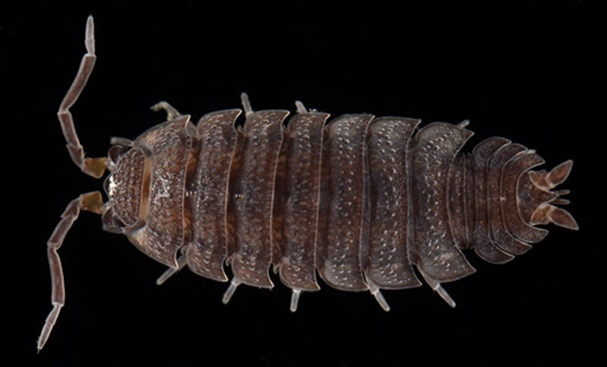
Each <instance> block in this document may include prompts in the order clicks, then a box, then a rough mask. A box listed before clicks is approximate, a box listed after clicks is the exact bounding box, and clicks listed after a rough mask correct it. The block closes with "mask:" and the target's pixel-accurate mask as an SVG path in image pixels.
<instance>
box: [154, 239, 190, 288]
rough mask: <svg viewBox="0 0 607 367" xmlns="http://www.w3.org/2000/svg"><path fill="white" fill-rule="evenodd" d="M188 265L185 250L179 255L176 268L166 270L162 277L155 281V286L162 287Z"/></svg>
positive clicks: (186, 251)
mask: <svg viewBox="0 0 607 367" xmlns="http://www.w3.org/2000/svg"><path fill="white" fill-rule="evenodd" d="M187 264H188V250H187V248H186V249H185V250H184V251H182V252H181V255H180V256H179V258H178V259H177V267H176V268H168V269H167V270H166V271H165V272H164V273H162V275H161V276H160V277H159V278H158V279H157V280H156V285H162V284H163V283H164V282H166V281H167V279H169V278H170V277H172V276H173V275H175V274H176V273H177V272H178V271H179V270H181V269H183V268H184V267H185V266H186V265H187Z"/></svg>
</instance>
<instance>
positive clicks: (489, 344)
mask: <svg viewBox="0 0 607 367" xmlns="http://www.w3.org/2000/svg"><path fill="white" fill-rule="evenodd" d="M598 3H599V2H596V3H595V2H592V1H510V2H507V3H506V4H502V3H497V2H489V1H486V2H478V3H462V2H459V1H453V2H435V1H426V2H421V3H416V2H404V1H403V2H402V3H400V4H398V3H397V2H394V3H391V4H383V3H380V2H377V1H365V2H359V3H355V2H343V3H339V4H337V3H329V2H322V3H316V2H311V1H292V2H282V3H280V4H267V3H265V2H258V1H249V2H247V3H246V4H239V3H232V2H228V1H226V2H222V3H221V4H217V3H215V2H210V1H171V2H169V1H167V2H161V3H158V4H156V3H152V2H128V3H127V2H110V1H108V2H103V5H96V4H94V3H93V2H84V1H82V2H76V4H71V5H70V4H67V3H59V2H53V1H29V2H28V1H23V2H20V3H19V5H13V4H11V3H10V2H3V3H2V5H0V108H1V111H2V118H1V120H2V130H1V131H2V133H1V134H2V143H1V146H2V162H3V164H2V182H3V183H4V184H5V185H4V186H3V190H2V195H1V198H2V212H3V213H4V214H5V217H4V219H3V220H2V223H3V226H2V228H3V230H2V240H1V243H2V254H1V255H0V269H1V270H0V271H1V272H2V273H1V279H2V293H0V294H2V296H1V297H2V298H1V299H0V304H2V305H3V306H4V307H6V308H7V310H6V311H4V312H3V313H2V319H3V320H4V321H2V328H1V329H0V348H7V350H6V352H4V353H1V354H0V358H4V359H6V361H5V362H2V361H0V365H6V366H9V365H21V364H25V365H37V364H40V365H50V366H65V365H85V366H86V365H94V364H98V363H103V364H104V365H111V366H131V365H139V364H140V365H150V364H156V363H158V364H160V365H166V366H197V365H209V366H211V365H219V364H225V365H236V364H239V365H266V366H282V365H286V366H303V365H323V364H326V365H335V366H351V365H388V366H396V365H410V366H416V365H433V364H436V365H446V364H455V365H457V364H458V363H460V362H464V361H465V362H467V364H468V365H471V366H491V365H496V364H508V365H517V366H518V365H532V366H550V365H555V364H559V363H561V364H566V365H604V363H605V358H604V340H602V338H604V330H605V326H606V325H605V324H606V323H605V310H606V305H607V304H606V302H605V300H604V298H602V297H604V293H605V292H604V289H605V285H604V283H603V281H604V280H605V245H606V244H605V240H604V232H605V223H604V218H605V215H604V212H603V208H604V203H605V200H604V196H605V195H604V187H605V174H604V171H605V154H604V149H605V146H604V145H605V143H604V141H605V138H604V136H605V134H604V132H603V129H604V127H605V116H606V114H605V110H606V108H605V100H606V99H605V97H606V93H605V78H604V77H603V76H602V74H603V73H604V68H605V65H606V63H605V58H604V57H602V56H600V54H599V53H600V52H604V50H605V48H606V47H605V46H606V45H607V42H606V39H605V35H604V34H605V28H606V27H605V23H606V21H605V19H607V18H606V17H605V12H604V9H602V7H601V5H600V4H598ZM89 14H93V15H94V16H95V21H96V39H97V54H98V61H97V64H96V69H95V71H94V73H93V76H92V77H91V80H90V83H89V86H88V87H87V89H86V91H85V92H84V93H83V95H82V97H81V99H80V101H79V102H78V104H77V105H76V106H75V107H74V108H73V112H74V116H75V120H76V127H77V129H78V133H79V135H80V139H81V141H82V143H83V145H84V146H85V149H86V150H87V152H89V153H90V154H91V155H92V156H100V155H104V154H105V152H106V150H107V147H108V146H109V138H110V137H111V136H123V137H127V138H134V137H136V136H137V135H138V134H139V133H141V132H143V131H144V130H145V129H147V128H148V127H150V126H153V125H154V124H157V123H159V122H161V121H162V120H163V118H164V116H163V115H162V114H157V113H153V112H151V111H149V107H150V106H151V105H152V104H154V103H156V102H158V101H159V100H163V99H166V100H168V101H170V102H171V103H173V105H174V106H175V107H177V108H178V109H179V110H180V111H182V112H184V113H190V114H192V116H193V118H194V119H197V118H198V117H199V116H201V115H202V114H204V113H205V112H208V111H213V110H218V109H223V108H233V107H238V106H239V93H240V92H242V91H246V92H248V93H249V95H250V97H251V100H252V103H253V107H254V108H256V109H264V108H288V109H291V110H293V101H294V100H295V99H299V100H302V101H304V102H305V103H306V105H307V106H309V107H314V108H317V109H319V110H322V111H327V112H330V113H332V114H334V115H338V114H341V113H347V112H370V113H374V114H376V115H400V116H410V117H419V118H422V119H423V120H424V121H425V122H430V121H435V120H441V121H448V122H454V123H456V122H459V121H461V120H463V119H470V120H471V121H472V124H471V126H470V129H471V130H473V131H475V133H476V135H475V136H474V137H473V139H472V140H471V141H470V143H469V145H467V147H466V149H470V148H471V147H472V146H473V145H474V144H475V143H477V142H479V141H480V140H482V139H484V138H487V137H490V136H494V135H502V136H505V137H508V138H510V139H512V140H513V141H516V142H520V143H522V144H525V145H527V146H529V147H531V148H534V149H536V150H537V151H538V152H539V153H540V154H541V155H542V156H543V157H544V158H545V159H546V161H547V162H548V167H552V166H554V165H556V164H558V163H560V162H562V161H564V160H566V159H570V158H571V159H573V160H574V161H575V166H574V170H573V173H572V175H571V177H570V179H569V180H568V181H567V183H566V185H564V187H566V188H569V189H571V190H572V193H571V195H570V199H571V200H572V205H571V206H570V208H569V209H570V210H571V212H572V213H573V214H574V215H575V217H576V218H577V220H578V222H579V224H580V227H581V230H580V231H579V232H570V231H566V230H563V229H559V228H554V227H552V228H551V229H552V231H551V234H550V235H549V236H548V238H547V239H546V240H545V241H544V242H543V243H541V244H539V245H537V246H536V247H535V248H534V249H533V250H532V251H530V252H529V253H528V254H526V255H524V256H522V257H520V258H518V259H516V260H515V261H513V262H511V263H509V264H507V265H504V266H494V265H490V264H486V263H484V262H482V261H481V260H480V259H478V258H476V257H475V256H474V255H473V254H469V256H468V257H469V258H470V261H471V262H472V263H473V265H474V266H475V267H476V268H477V270H478V272H477V274H475V275H473V276H471V277H469V278H466V279H464V280H461V281H458V282H454V283H452V284H447V285H446V286H445V287H446V289H447V290H448V291H449V293H450V294H451V295H452V296H453V297H454V298H455V300H456V301H457V302H458V307H457V308H456V309H450V308H449V307H448V306H447V305H446V304H445V303H444V302H443V301H442V300H441V299H440V298H439V297H437V296H436V295H434V294H433V293H432V291H431V290H430V289H429V288H428V287H422V288H419V289H414V290H408V291H398V292H386V293H385V295H386V298H387V300H388V302H389V303H390V305H391V306H392V311H391V312H390V313H385V312H383V311H381V310H380V308H379V307H378V306H377V304H376V303H375V301H374V299H373V298H372V297H371V296H370V295H369V294H366V293H361V294H356V293H345V292H338V291H335V290H333V289H330V288H329V287H327V286H324V287H323V289H322V291H321V292H317V293H314V294H304V295H303V296H302V299H301V302H300V309H299V311H298V312H297V313H296V314H292V313H290V312H289V310H288V303H289V297H290V292H289V290H288V289H286V288H285V287H284V286H282V285H280V284H278V285H277V287H275V289H274V290H273V291H271V292H270V291H267V290H257V289H253V288H247V287H241V288H239V289H238V291H237V293H236V295H235V296H234V298H233V299H232V302H231V303H230V304H229V305H227V306H224V305H223V304H221V302H220V299H221V295H222V293H223V291H224V289H225V287H226V285H225V284H221V283H215V282H212V281H209V280H205V279H202V278H199V277H197V276H195V275H193V274H191V273H189V272H188V271H184V272H182V273H180V274H179V275H178V276H176V277H174V278H173V279H171V280H170V281H168V282H167V283H166V284H165V285H163V286H161V287H157V286H156V285H155V283H154V282H155V279H156V277H157V276H158V275H160V274H161V273H162V272H163V271H164V269H163V266H161V265H159V264H156V263H154V262H153V261H152V260H150V259H147V258H146V257H145V256H143V255H142V254H141V253H139V252H138V251H137V250H136V249H135V248H134V247H133V246H132V245H130V244H129V242H128V241H127V239H126V238H124V237H120V236H116V235H111V234H108V233H105V232H102V231H101V225H100V220H99V217H98V216H95V215H92V214H89V213H85V214H83V215H81V218H80V219H79V220H78V221H77V222H76V224H75V225H74V227H73V229H72V231H71V232H70V234H69V236H68V237H67V239H66V241H65V244H64V246H63V247H62V249H61V251H60V254H61V257H62V259H63V264H64V270H65V277H66V288H67V297H68V298H67V305H66V307H65V308H64V309H63V312H62V315H61V317H60V319H59V322H58V325H57V326H56V328H55V330H54V332H53V334H52V336H51V339H50V341H49V343H48V344H47V346H46V348H45V349H44V350H43V351H42V353H41V354H40V355H36V351H35V341H36V338H37V335H38V333H39V330H40V328H41V326H42V324H43V322H44V318H45V317H46V315H47V312H48V311H49V310H50V307H51V306H50V302H49V294H50V281H49V275H48V265H47V260H46V250H45V243H46V240H47V238H48V236H49V235H50V233H51V232H52V230H53V228H54V226H55V224H56V223H57V221H58V215H59V214H60V213H61V212H62V211H63V209H64V207H65V205H66V204H67V203H68V202H69V201H70V200H71V199H73V198H75V197H76V196H77V195H78V194H79V193H81V192H87V191H92V190H97V189H100V188H101V181H95V180H94V179H92V178H89V177H88V176H85V175H83V174H81V173H80V172H79V170H78V169H77V168H76V167H75V166H74V165H73V164H72V163H71V161H70V159H69V156H68V155H67V152H66V150H65V148H64V144H65V143H64V140H63V137H62V134H61V130H60V128H59V124H58V122H57V120H56V116H55V113H56V110H57V107H58V105H59V103H60V101H61V99H62V97H63V95H64V93H65V91H66V90H67V88H68V86H69V84H70V83H71V81H72V78H73V76H74V74H75V72H76V70H77V67H78V65H79V62H80V58H81V56H82V54H83V53H84V46H83V37H84V25H85V21H86V17H87V16H88V15H89ZM276 281H277V282H278V280H277V279H276Z"/></svg>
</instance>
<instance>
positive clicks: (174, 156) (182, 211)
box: [38, 17, 578, 349]
mask: <svg viewBox="0 0 607 367" xmlns="http://www.w3.org/2000/svg"><path fill="white" fill-rule="evenodd" d="M93 36H94V35H93V18H92V17H90V18H89V19H88V22H87V27H86V40H85V45H86V49H87V53H86V54H85V55H84V58H83V60H82V64H81V66H80V70H79V72H78V74H77V76H76V78H75V81H74V83H73V85H72V87H71V88H70V89H69V91H68V92H67V95H66V96H65V99H64V100H63V102H62V104H61V106H60V109H59V112H58V116H59V120H60V122H61V127H62V129H63V133H64V135H65V138H66V141H67V148H68V151H69V153H70V155H71V157H72V159H73V161H74V163H75V164H76V165H78V166H79V167H80V168H81V170H82V171H83V172H84V173H87V174H89V175H91V176H93V177H97V178H100V177H102V176H103V174H104V172H105V170H106V169H108V170H109V171H110V174H109V176H108V177H107V178H106V180H105V185H104V189H105V192H106V194H107V196H108V200H107V201H106V202H103V200H102V195H101V193H100V192H98V191H95V192H92V193H87V194H82V195H80V197H79V198H77V199H75V200H73V201H72V202H71V203H69V205H68V206H67V208H66V210H65V212H64V213H63V215H62V220H61V221H60V222H59V224H58V225H57V228H56V229H55V231H54V233H53V234H52V236H51V238H50V239H49V242H48V258H49V264H50V268H51V277H52V284H53V290H52V302H53V310H52V311H51V313H50V314H49V316H48V318H47V321H46V323H45V325H44V328H43V330H42V333H41V335H40V339H39V340H38V348H39V349H41V348H42V347H43V346H44V344H45V342H46V341H47V339H48V336H49V334H50V332H51V329H52V327H53V325H54V324H55V322H56V320H57V317H58V315H59V311H60V310H61V307H62V306H63V305H64V303H65V293H64V292H65V290H64V285H63V273H62V268H61V262H60V259H59V255H58V253H57V250H58V249H59V247H60V246H61V244H62V242H63V240H64V238H65V235H66V234H67V232H68V231H69V229H70V227H71V225H72V223H73V222H74V221H75V220H76V218H77V217H78V214H79V212H80V210H87V211H91V212H95V213H98V214H101V216H102V221H103V228H104V229H105V230H107V231H110V232H115V233H122V234H125V235H126V236H127V237H128V238H129V240H130V241H131V242H132V243H133V244H134V245H135V246H136V247H137V248H138V249H140V250H141V251H142V252H143V253H145V254H146V255H148V256H149V257H151V258H152V259H154V260H156V261H158V262H160V263H162V264H165V265H167V266H168V267H169V270H167V272H166V273H165V274H163V275H162V276H161V277H160V278H159V279H158V284H161V283H162V282H164V281H165V280H166V279H167V278H168V277H170V276H171V275H172V274H173V273H175V272H176V271H177V270H179V269H181V268H183V267H185V266H187V267H188V268H189V269H190V270H192V271H193V272H195V273H196V274H199V275H201V276H203V277H205V278H209V279H213V280H217V281H223V282H225V281H227V280H228V277H227V275H226V273H225V270H224V265H226V264H227V265H229V266H230V268H231V272H232V278H231V283H230V285H229V287H228V289H227V291H226V293H225V294H224V297H223V301H224V302H228V301H229V300H230V298H231V297H232V295H233V294H234V291H235V290H236V288H237V287H238V286H239V285H240V284H246V285H250V286H254V287H260V288H272V287H273V282H272V280H271V279H270V276H269V269H270V267H271V266H273V267H274V270H275V271H276V272H278V273H279V275H280V279H281V281H282V282H283V283H284V284H285V285H286V286H288V287H290V288H291V289H292V290H293V293H292V294H293V296H292V299H291V310H292V311H295V310H296V308H297V304H298V300H299V296H300V294H301V292H302V291H316V290H318V289H319V285H318V282H317V279H316V273H318V274H319V275H320V277H321V278H322V280H323V281H324V282H325V283H327V284H328V285H330V286H331V287H334V288H337V289H340V290H346V291H370V292H371V293H372V294H373V295H374V296H375V298H376V299H377V301H378V302H379V304H380V306H381V307H382V308H383V309H384V310H386V311H388V310H389V306H388V304H387V302H386V301H385V299H384V298H383V297H382V295H381V292H380V289H404V288H411V287H416V286H419V285H421V282H420V280H419V279H418V276H417V275H416V274H419V275H421V278H423V279H424V280H425V282H426V283H428V285H430V286H431V287H432V288H433V289H434V290H435V291H437V292H438V294H439V295H440V296H441V297H442V298H443V299H444V300H445V301H446V302H447V303H448V304H449V305H451V306H455V302H454V301H453V300H452V299H451V297H450V296H449V295H448V294H447V292H446V291H445V290H444V289H443V287H442V286H441V284H442V283H444V282H450V281H454V280H457V279H461V278H463V277H466V276H468V275H470V274H472V273H473V272H474V268H473V267H472V266H471V265H470V263H469V262H468V261H467V259H466V257H465V256H464V255H463V253H462V250H463V249H474V251H475V252H476V254H477V255H478V256H480V257H481V258H483V259H485V260H486V261H489V262H491V263H496V264H502V263H506V262H508V261H510V260H512V259H513V258H514V256H515V255H521V254H523V253H525V252H526V251H527V250H529V249H530V248H531V246H530V244H533V243H537V242H539V241H541V240H542V239H543V238H544V237H545V236H546V235H547V233H548V231H547V230H545V229H541V228H538V227H536V226H537V225H542V224H548V223H554V224H557V225H559V226H562V227H565V228H569V229H577V228H578V227H577V224H576V222H575V220H574V219H573V217H572V216H571V215H570V214H569V213H568V212H567V211H565V210H564V209H562V208H559V207H557V206H555V205H557V204H567V201H566V200H565V199H562V198H561V196H562V195H564V194H566V193H567V191H566V190H561V191H551V190H552V189H553V188H554V187H556V186H557V185H559V184H561V183H563V182H564V181H565V180H566V178H567V176H568V175H569V172H570V171H571V167H572V162H571V161H566V162H564V163H562V164H560V165H558V166H557V167H555V168H554V169H553V170H551V171H549V172H548V171H543V170H542V171H535V170H532V169H534V168H535V167H537V166H539V165H541V164H543V163H544V161H543V160H542V158H541V157H540V156H539V155H537V154H536V153H535V152H534V151H533V150H529V149H527V148H526V147H524V146H522V145H520V144H516V143H512V142H510V141H509V140H507V139H504V138H500V137H494V138H489V139H487V140H485V141H483V142H481V143H480V144H478V145H477V146H476V147H475V148H474V149H473V150H472V152H471V153H462V152H460V149H461V148H462V146H463V145H464V144H465V142H466V141H467V140H468V138H470V136H471V135H472V132H471V131H469V130H467V129H466V127H467V125H468V122H467V121H464V122H461V123H459V124H457V125H453V124H448V123H442V122H435V123H432V124H429V125H426V126H424V127H422V128H418V125H419V123H420V121H419V120H417V119H411V118H402V117H379V118H376V117H374V116H372V115H367V114H350V115H342V116H339V117H337V118H335V119H333V120H332V121H330V122H329V123H328V124H326V121H327V120H328V118H329V115H328V114H326V113H322V112H316V111H309V110H307V109H306V108H305V107H304V106H303V104H302V103H301V102H296V107H297V113H296V114H295V115H294V116H293V117H291V118H290V120H289V121H288V123H287V124H286V127H285V126H284V125H283V122H284V121H285V119H286V118H287V115H288V114H289V113H288V111H283V110H265V111H254V110H253V109H252V108H251V105H250V103H249V100H248V97H247V96H246V95H245V94H243V95H242V104H243V107H244V115H245V122H244V128H242V129H239V130H236V129H235V128H234V126H235V121H236V119H237V118H238V117H239V116H240V115H241V113H242V111H241V110H239V109H232V110H224V111H217V112H212V113H209V114H207V115H205V116H203V117H202V118H201V119H200V120H199V121H198V123H197V124H196V126H194V125H193V124H192V123H191V122H190V116H187V115H182V114H180V113H179V112H178V111H177V110H176V109H175V108H173V107H171V106H170V105H169V104H168V103H166V102H160V103H158V104H157V105H155V106H154V107H153V108H154V109H155V110H165V111H166V112H167V115H168V121H167V122H165V123H162V124H160V125H157V126H154V127H152V128H151V129H149V130H148V131H146V132H145V133H143V134H142V135H140V136H139V137H137V138H136V139H135V140H128V139H124V138H114V139H112V144H113V146H112V147H111V148H110V149H109V151H108V155H107V157H105V158H85V156H84V153H83V149H82V146H81V145H80V142H79V140H78V137H77V134H76V131H75V128H74V123H73V120H72V116H71V114H70V112H69V109H70V107H71V106H72V105H73V104H74V103H75V102H76V100H77V99H78V96H79V94H80V92H81V91H82V90H83V88H84V86H85V85H86V83H87V80H88V77H89V76H90V74H91V72H92V69H93V65H94V63H95V47H94V46H95V45H94V38H93Z"/></svg>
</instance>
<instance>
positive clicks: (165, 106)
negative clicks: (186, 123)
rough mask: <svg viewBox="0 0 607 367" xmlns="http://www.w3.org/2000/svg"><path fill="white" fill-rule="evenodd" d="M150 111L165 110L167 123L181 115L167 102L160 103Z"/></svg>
mask: <svg viewBox="0 0 607 367" xmlns="http://www.w3.org/2000/svg"><path fill="white" fill-rule="evenodd" d="M151 109H152V111H160V110H165V111H166V113H167V121H171V120H173V119H174V118H175V117H179V116H181V113H179V111H177V109H175V107H173V106H171V105H170V104H169V102H167V101H160V102H158V103H156V104H155V105H153V106H152V107H151Z"/></svg>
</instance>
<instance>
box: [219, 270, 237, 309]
mask: <svg viewBox="0 0 607 367" xmlns="http://www.w3.org/2000/svg"><path fill="white" fill-rule="evenodd" d="M240 284H241V283H240V280H238V278H236V277H234V278H232V281H231V282H230V286H229V287H228V289H227V290H226V292H225V293H224V294H223V298H221V302H223V304H224V305H227V304H228V302H230V299H232V296H233V295H234V292H236V288H238V286H239V285H240Z"/></svg>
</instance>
